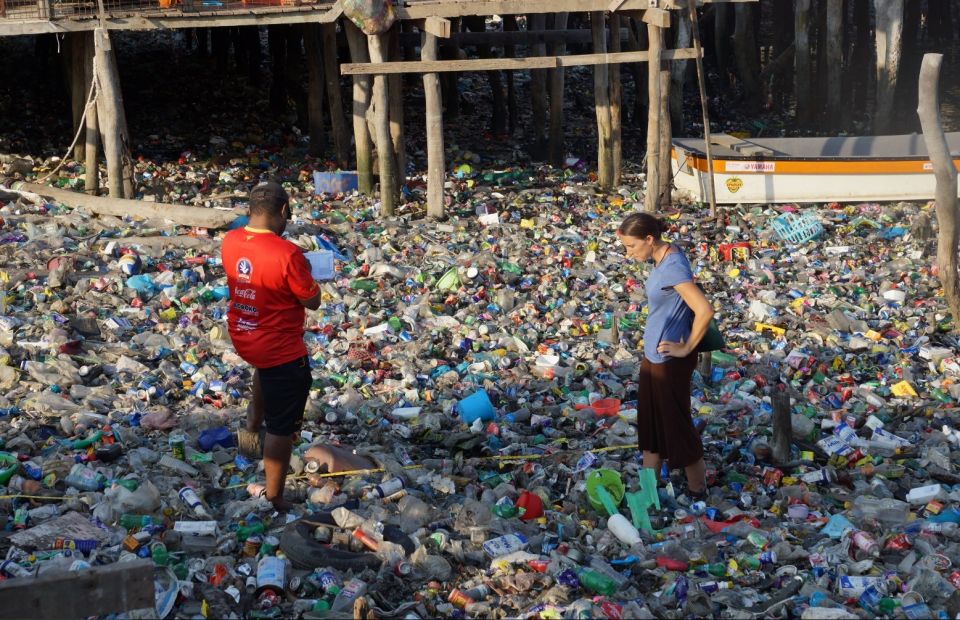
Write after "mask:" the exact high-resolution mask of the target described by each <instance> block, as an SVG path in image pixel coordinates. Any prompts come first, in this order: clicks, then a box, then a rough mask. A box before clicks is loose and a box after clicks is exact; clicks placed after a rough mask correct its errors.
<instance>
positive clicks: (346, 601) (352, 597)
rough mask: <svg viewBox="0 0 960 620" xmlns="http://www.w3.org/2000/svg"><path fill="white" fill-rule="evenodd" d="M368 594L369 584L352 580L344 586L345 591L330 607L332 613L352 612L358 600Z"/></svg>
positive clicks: (339, 594) (343, 590) (341, 592)
mask: <svg viewBox="0 0 960 620" xmlns="http://www.w3.org/2000/svg"><path fill="white" fill-rule="evenodd" d="M366 592H367V583H366V582H365V581H362V580H360V579H351V580H350V581H348V582H347V583H346V584H344V586H343V589H342V590H340V592H339V593H338V594H337V597H336V598H335V599H333V605H331V606H330V611H332V612H338V611H352V610H353V602H354V601H356V600H357V599H358V598H360V597H361V596H363V595H364V594H366Z"/></svg>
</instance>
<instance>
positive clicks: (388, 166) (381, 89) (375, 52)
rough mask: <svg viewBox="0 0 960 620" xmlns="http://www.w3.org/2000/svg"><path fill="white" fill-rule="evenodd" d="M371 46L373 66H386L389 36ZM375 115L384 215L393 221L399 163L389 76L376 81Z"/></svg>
mask: <svg viewBox="0 0 960 620" xmlns="http://www.w3.org/2000/svg"><path fill="white" fill-rule="evenodd" d="M367 45H368V47H369V49H370V62H373V63H380V62H386V60H387V37H386V35H382V34H378V35H370V36H368V37H367ZM398 96H399V93H398ZM373 112H374V114H375V116H376V120H375V123H374V124H375V126H376V130H377V136H376V138H377V160H378V161H379V163H380V214H381V215H384V216H387V217H389V216H392V215H393V213H394V210H395V208H396V205H397V161H396V159H394V156H393V141H392V140H391V136H390V95H389V93H388V90H387V76H385V75H376V76H374V78H373Z"/></svg>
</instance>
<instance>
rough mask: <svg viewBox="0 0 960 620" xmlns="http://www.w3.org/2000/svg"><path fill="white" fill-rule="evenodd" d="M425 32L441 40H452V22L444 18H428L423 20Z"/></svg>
mask: <svg viewBox="0 0 960 620" xmlns="http://www.w3.org/2000/svg"><path fill="white" fill-rule="evenodd" d="M423 30H424V31H425V32H429V33H430V34H432V35H433V36H435V37H439V38H441V39H449V38H450V20H449V19H444V18H442V17H428V18H426V19H425V20H423Z"/></svg>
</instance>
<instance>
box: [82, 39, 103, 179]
mask: <svg viewBox="0 0 960 620" xmlns="http://www.w3.org/2000/svg"><path fill="white" fill-rule="evenodd" d="M83 35H84V36H83V41H84V46H83V48H84V51H83V59H84V62H83V65H84V71H83V75H84V76H85V78H86V81H87V84H88V88H89V84H90V83H91V82H92V81H93V75H94V71H95V68H94V54H95V53H96V49H95V46H94V42H93V32H90V31H87V32H85V33H83ZM86 123H87V128H86V133H85V134H84V135H85V137H86V140H85V141H84V145H83V146H84V158H83V161H84V167H85V168H86V176H85V177H84V181H83V189H84V191H86V192H87V193H88V194H92V195H94V196H96V195H97V193H98V192H99V191H100V175H99V174H98V172H99V170H98V168H99V162H98V161H97V151H98V150H99V148H100V134H99V132H100V129H99V127H98V126H97V106H96V104H94V105H91V106H90V108H89V109H88V110H87V121H86Z"/></svg>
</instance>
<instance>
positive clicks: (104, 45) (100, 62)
mask: <svg viewBox="0 0 960 620" xmlns="http://www.w3.org/2000/svg"><path fill="white" fill-rule="evenodd" d="M94 37H95V39H94V43H95V46H96V50H97V52H96V57H95V60H94V65H95V67H96V68H95V71H96V74H97V82H98V84H99V87H100V92H99V94H98V96H97V120H98V122H99V125H100V134H101V137H102V138H103V153H104V156H105V158H106V160H107V186H108V187H109V188H110V197H111V198H124V197H125V194H124V183H123V168H124V166H123V160H124V157H123V144H124V139H123V134H124V127H123V125H125V124H126V120H125V115H124V111H123V97H122V96H121V94H120V75H119V73H118V72H117V65H116V57H115V56H114V55H113V54H112V51H113V50H112V49H111V47H110V35H109V34H108V33H107V31H106V30H102V29H100V28H98V29H97V30H95V31H94Z"/></svg>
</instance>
